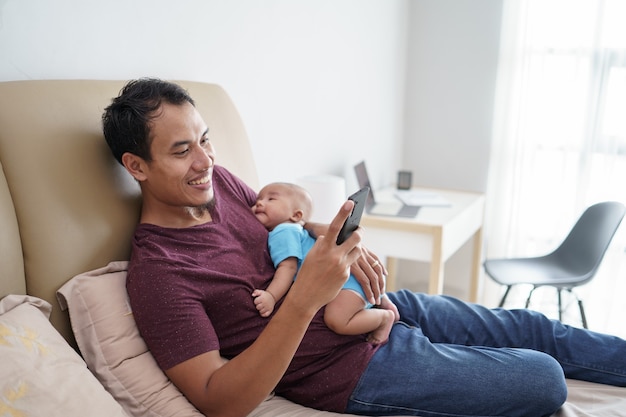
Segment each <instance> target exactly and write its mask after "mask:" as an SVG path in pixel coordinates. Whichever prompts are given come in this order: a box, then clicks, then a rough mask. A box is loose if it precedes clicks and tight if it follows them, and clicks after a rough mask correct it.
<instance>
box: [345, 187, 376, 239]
mask: <svg viewBox="0 0 626 417" xmlns="http://www.w3.org/2000/svg"><path fill="white" fill-rule="evenodd" d="M369 192H370V188H369V187H367V186H366V187H363V188H361V189H360V190H359V191H357V192H356V193H354V194H352V195H351V196H350V197H348V200H352V201H354V207H353V208H352V213H350V217H348V218H347V219H346V221H345V222H344V224H343V226H342V227H341V230H340V231H339V235H338V236H337V244H338V245H341V244H342V243H343V242H344V241H345V240H346V239H347V238H349V237H350V235H351V234H352V232H354V231H355V230H356V228H357V227H359V223H360V222H361V216H362V215H363V211H364V210H365V201H366V199H367V195H368V194H369Z"/></svg>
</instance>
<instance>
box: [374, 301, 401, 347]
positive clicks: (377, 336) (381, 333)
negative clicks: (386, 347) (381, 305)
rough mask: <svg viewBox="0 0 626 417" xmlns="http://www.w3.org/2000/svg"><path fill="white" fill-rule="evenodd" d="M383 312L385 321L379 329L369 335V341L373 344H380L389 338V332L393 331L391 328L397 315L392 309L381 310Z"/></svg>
mask: <svg viewBox="0 0 626 417" xmlns="http://www.w3.org/2000/svg"><path fill="white" fill-rule="evenodd" d="M380 311H381V312H383V313H384V314H383V322H382V323H381V325H380V326H378V328H377V329H375V330H374V331H373V332H371V333H370V334H369V335H367V341H368V342H370V343H371V344H373V345H380V344H381V343H384V342H386V341H387V339H389V333H391V328H392V327H393V323H395V321H396V316H395V314H394V312H393V311H391V310H382V309H381V310H380Z"/></svg>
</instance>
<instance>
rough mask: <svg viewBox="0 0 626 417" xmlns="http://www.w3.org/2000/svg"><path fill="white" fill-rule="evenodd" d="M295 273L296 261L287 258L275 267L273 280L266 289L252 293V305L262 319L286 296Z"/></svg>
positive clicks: (296, 269)
mask: <svg viewBox="0 0 626 417" xmlns="http://www.w3.org/2000/svg"><path fill="white" fill-rule="evenodd" d="M297 271H298V260H297V259H296V258H294V257H291V258H287V259H285V260H284V261H282V262H281V263H279V264H278V267H276V272H275V273H274V278H273V279H272V282H270V285H268V286H267V289H265V290H259V289H256V290H254V291H253V292H252V297H254V305H256V309H257V310H259V313H260V314H261V316H262V317H268V316H269V315H270V314H271V313H272V311H274V306H275V305H276V302H277V301H278V300H280V299H281V298H283V297H284V296H285V294H287V291H289V287H291V284H292V283H293V278H294V277H295V276H296V272H297Z"/></svg>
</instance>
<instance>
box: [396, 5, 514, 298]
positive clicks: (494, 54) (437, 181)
mask: <svg viewBox="0 0 626 417" xmlns="http://www.w3.org/2000/svg"><path fill="white" fill-rule="evenodd" d="M501 13H502V1H501V0H420V1H411V2H410V17H409V22H410V24H409V31H408V36H409V41H408V47H409V50H408V51H409V52H408V61H407V65H408V68H407V95H406V108H405V110H406V124H405V141H404V148H403V158H402V167H403V168H404V169H408V170H411V171H412V172H413V174H414V175H413V177H414V183H415V184H418V185H423V186H432V187H442V188H452V189H460V190H469V191H478V192H485V191H486V188H487V172H488V166H489V153H490V146H491V139H492V138H491V124H492V114H493V99H494V92H495V83H496V70H497V65H498V53H499V40H500V23H501ZM485 221H488V219H485ZM472 249H473V246H472V243H468V244H466V245H465V246H463V247H462V248H461V249H459V251H458V252H457V253H456V254H455V255H453V256H452V257H451V258H450V259H449V261H448V262H447V263H446V266H445V268H446V269H445V283H446V288H445V289H444V291H445V292H446V293H449V294H452V295H455V296H459V297H462V298H465V297H467V296H468V294H469V293H468V290H469V286H468V282H469V279H470V271H469V268H468V266H469V265H470V262H471V256H472ZM398 275H399V276H398V284H399V286H401V287H404V288H409V289H412V290H415V291H425V290H426V289H427V288H428V287H427V282H426V279H425V277H426V276H427V275H428V265H427V264H423V263H418V262H410V261H402V262H400V264H399V268H398Z"/></svg>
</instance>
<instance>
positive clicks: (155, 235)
mask: <svg viewBox="0 0 626 417" xmlns="http://www.w3.org/2000/svg"><path fill="white" fill-rule="evenodd" d="M213 185H214V189H215V207H214V208H213V209H212V211H211V216H212V217H213V221H212V222H209V223H206V224H203V225H199V226H194V227H189V228H183V229H175V228H163V227H158V226H155V225H151V224H140V225H139V226H138V227H137V230H136V232H135V237H134V241H133V251H132V256H131V261H130V266H129V273H128V282H127V289H128V294H129V296H130V301H131V305H132V309H133V314H134V317H135V320H136V321H137V326H138V327H139V331H140V332H141V335H142V336H143V338H144V339H145V341H146V343H147V345H148V347H149V349H150V351H151V352H152V354H153V355H154V357H155V358H156V361H157V362H158V364H159V366H160V367H161V368H163V369H169V368H171V367H173V366H174V365H177V364H179V363H181V362H183V361H185V360H187V359H190V358H192V357H194V356H197V355H199V354H202V353H205V352H208V351H211V350H219V351H220V354H221V355H222V356H224V357H226V358H232V357H234V356H236V355H238V354H239V353H241V352H242V351H243V350H244V349H246V348H247V347H248V346H249V345H250V344H251V343H252V342H254V340H255V339H256V338H257V337H258V336H259V334H260V333H261V331H262V330H263V328H264V327H265V325H266V324H267V323H268V321H269V318H263V317H261V316H260V315H259V313H258V311H257V310H256V308H255V306H254V302H253V299H252V296H251V294H252V291H253V290H254V289H255V288H267V285H268V284H269V282H270V280H271V279H272V277H273V276H274V267H273V265H272V261H271V258H270V255H269V251H268V248H267V231H266V230H265V228H264V227H263V225H261V223H260V222H259V221H258V220H257V219H256V218H255V217H254V215H253V214H252V211H251V210H250V207H251V206H252V205H253V204H254V201H255V199H256V194H255V192H254V191H253V190H252V189H250V188H249V187H248V186H246V185H245V184H244V183H243V182H242V181H241V180H239V179H238V178H236V177H235V176H233V175H232V174H231V173H230V172H228V171H227V170H225V169H224V168H221V167H215V170H214V172H213ZM279 306H280V302H279V303H278V304H277V309H278V308H279ZM375 350H376V347H375V346H373V345H371V344H369V343H367V341H366V340H365V336H344V335H338V334H336V333H334V332H332V331H331V330H329V329H328V327H326V325H325V324H324V320H323V309H322V310H320V311H319V312H318V313H317V314H316V316H315V318H314V319H313V321H312V323H311V325H310V326H309V329H308V330H307V332H306V335H305V336H304V339H303V341H302V343H301V344H300V347H299V348H298V351H297V352H296V354H295V356H294V358H293V360H292V362H291V364H290V366H289V368H288V369H287V372H286V373H285V375H284V376H283V378H282V380H281V381H280V383H279V384H278V386H277V387H276V393H277V394H279V395H282V396H284V397H286V398H288V399H290V400H292V401H294V402H297V403H300V404H303V405H306V406H309V407H314V408H317V409H321V410H328V411H338V412H343V411H344V410H345V407H346V404H347V401H348V397H349V396H350V393H351V392H352V391H353V389H354V387H355V385H356V383H357V382H358V379H359V377H360V376H361V374H362V373H363V371H364V369H365V367H366V366H367V363H368V362H369V360H370V358H371V356H372V355H373V354H374V352H375ZM267 360H272V358H271V357H268V358H267Z"/></svg>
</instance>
